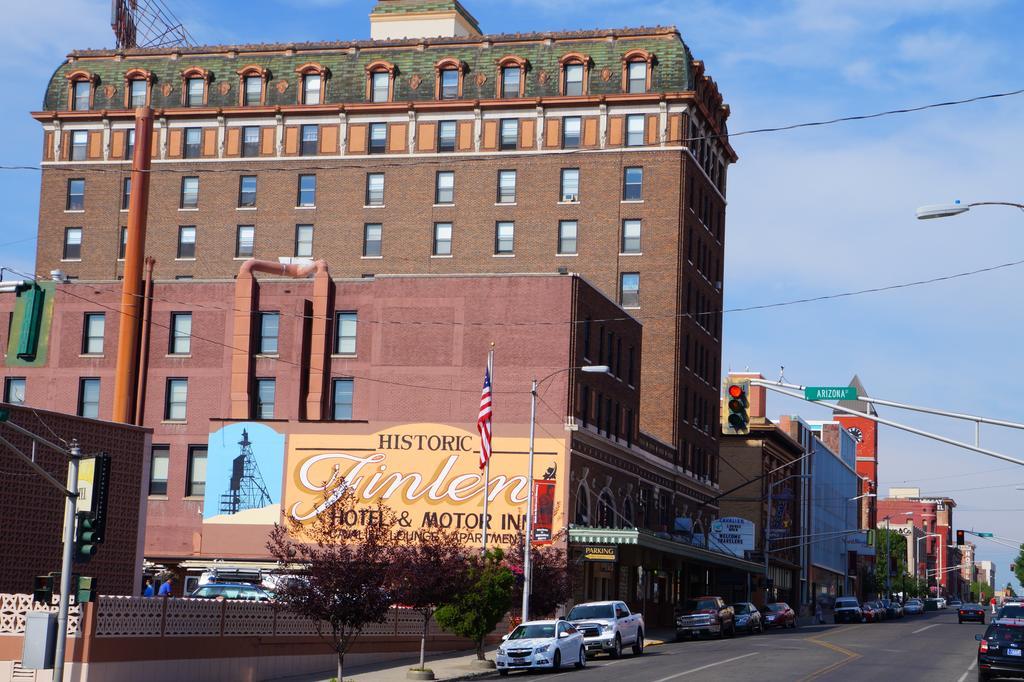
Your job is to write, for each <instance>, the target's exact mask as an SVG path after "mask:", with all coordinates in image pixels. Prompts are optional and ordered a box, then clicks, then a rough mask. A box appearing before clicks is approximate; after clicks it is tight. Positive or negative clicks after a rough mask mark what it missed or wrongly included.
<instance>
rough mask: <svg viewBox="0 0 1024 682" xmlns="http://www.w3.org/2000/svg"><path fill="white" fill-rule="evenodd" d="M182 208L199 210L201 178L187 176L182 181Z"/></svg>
mask: <svg viewBox="0 0 1024 682" xmlns="http://www.w3.org/2000/svg"><path fill="white" fill-rule="evenodd" d="M180 205H181V208H199V178H198V177H196V176H194V175H193V176H187V177H184V178H182V179H181V204H180Z"/></svg>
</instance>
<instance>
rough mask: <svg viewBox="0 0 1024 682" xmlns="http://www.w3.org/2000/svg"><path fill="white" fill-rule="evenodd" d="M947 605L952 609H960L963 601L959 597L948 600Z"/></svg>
mask: <svg viewBox="0 0 1024 682" xmlns="http://www.w3.org/2000/svg"><path fill="white" fill-rule="evenodd" d="M946 606H948V607H949V608H951V609H958V608H960V607H961V606H963V602H962V601H960V600H959V599H950V600H949V601H948V602H946Z"/></svg>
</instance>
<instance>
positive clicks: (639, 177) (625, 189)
mask: <svg viewBox="0 0 1024 682" xmlns="http://www.w3.org/2000/svg"><path fill="white" fill-rule="evenodd" d="M643 190H644V169H643V168H639V167H633V168H627V169H626V170H625V171H623V176H622V200H623V201H641V200H642V199H643V198H644V191H643Z"/></svg>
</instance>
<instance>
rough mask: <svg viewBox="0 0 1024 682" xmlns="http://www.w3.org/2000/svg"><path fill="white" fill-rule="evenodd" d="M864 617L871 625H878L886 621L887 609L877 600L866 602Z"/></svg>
mask: <svg viewBox="0 0 1024 682" xmlns="http://www.w3.org/2000/svg"><path fill="white" fill-rule="evenodd" d="M864 616H865V617H866V618H867V621H868V622H869V623H878V622H880V621H882V620H884V619H885V608H884V607H883V606H882V603H881V602H879V601H877V600H874V601H867V602H864Z"/></svg>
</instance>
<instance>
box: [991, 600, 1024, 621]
mask: <svg viewBox="0 0 1024 682" xmlns="http://www.w3.org/2000/svg"><path fill="white" fill-rule="evenodd" d="M996 618H1024V604H1021V603H1020V602H1008V603H1006V604H1003V605H1002V606H1001V607H1000V608H999V611H998V612H997V613H996Z"/></svg>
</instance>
